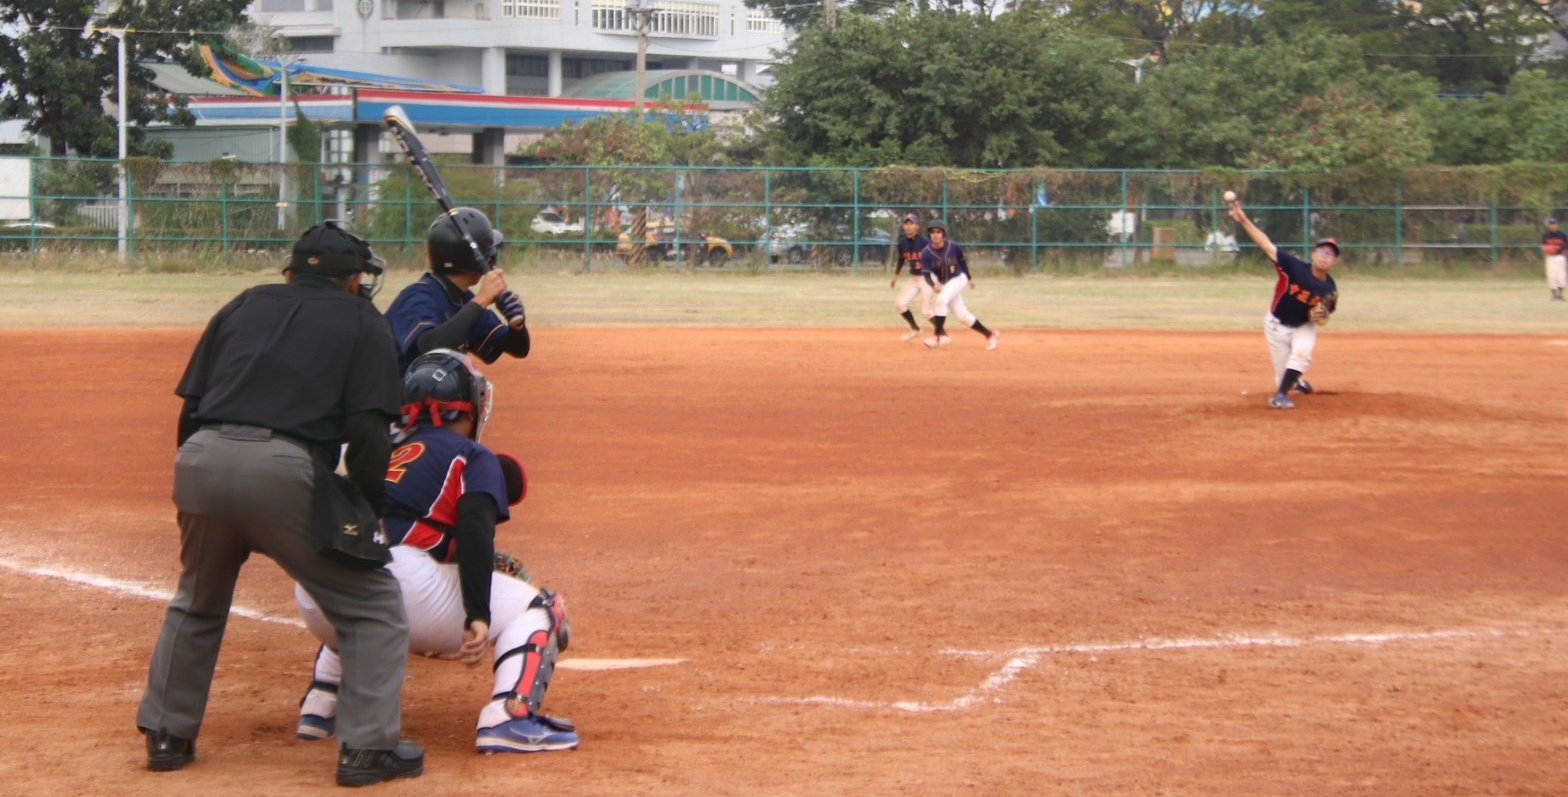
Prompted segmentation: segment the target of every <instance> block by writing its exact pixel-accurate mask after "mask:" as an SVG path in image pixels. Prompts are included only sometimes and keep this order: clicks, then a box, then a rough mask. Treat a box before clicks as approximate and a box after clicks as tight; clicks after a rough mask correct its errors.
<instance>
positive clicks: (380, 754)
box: [136, 222, 424, 786]
mask: <svg viewBox="0 0 1568 797" xmlns="http://www.w3.org/2000/svg"><path fill="white" fill-rule="evenodd" d="M381 271H382V267H381V265H380V260H379V259H378V258H377V257H376V256H375V253H374V252H372V251H371V249H370V246H369V245H368V244H366V243H365V242H364V241H363V240H361V239H360V238H358V237H357V236H355V235H353V234H351V233H349V232H348V231H347V230H344V229H342V228H341V227H338V226H337V225H336V224H335V223H333V222H326V223H325V224H323V225H320V226H316V227H312V228H310V229H309V230H308V231H306V232H305V234H304V235H303V236H301V237H300V239H299V241H297V242H296V243H295V244H294V252H293V256H292V258H291V259H290V261H289V264H288V266H287V267H286V268H285V269H284V270H283V273H284V277H285V282H284V284H282V285H262V286H258V287H255V288H251V289H249V290H247V291H245V292H243V293H241V294H240V295H239V296H238V297H236V298H235V299H234V300H233V301H231V302H229V304H228V305H227V306H225V307H224V308H223V309H221V310H219V311H218V313H217V315H214V316H213V317H212V320H211V321H209V322H208V323H207V329H206V331H204V332H203V333H202V336H201V340H200V341H199V342H198V343H197V344H196V349H195V351H194V352H193V353H192V354H191V358H190V362H189V364H187V365H186V368H185V375H184V377H183V378H181V380H180V384H179V387H178V388H177V389H176V390H175V393H177V394H178V395H180V396H181V397H182V398H184V400H185V401H184V406H183V408H182V409H181V411H180V418H179V443H180V448H179V454H178V456H177V457H176V458H175V468H174V503H175V506H176V507H177V508H178V510H179V512H178V518H179V525H180V564H181V573H180V584H179V590H178V591H177V592H176V593H175V595H174V598H173V600H171V601H170V603H169V609H168V612H167V614H166V615H165V616H164V621H163V630H162V632H161V633H160V634H159V636H158V644H157V646H156V647H155V648H154V649H153V654H152V663H151V664H150V666H149V667H148V671H147V691H146V693H144V694H143V695H142V702H141V708H140V709H139V710H138V711H137V713H136V724H137V726H138V727H139V728H140V729H141V731H142V733H143V734H144V735H145V736H146V742H147V768H148V769H150V770H153V771H169V770H176V769H180V768H182V767H184V766H185V765H186V764H188V763H190V762H191V761H193V760H194V759H195V758H196V744H195V741H196V737H197V736H198V735H199V733H200V731H201V723H202V716H203V714H204V713H205V711H206V708H207V695H208V692H209V691H210V688H211V686H212V676H213V669H214V667H215V666H216V664H217V659H218V648H219V646H220V645H221V644H222V642H223V631H224V627H225V625H226V624H227V622H228V617H229V605H230V603H231V602H232V601H233V599H234V585H235V582H236V581H237V580H238V578H239V572H240V566H241V565H243V564H244V563H245V560H246V558H248V557H249V556H250V554H251V552H253V551H259V552H261V553H263V554H265V555H266V556H268V557H270V558H271V559H272V560H273V561H275V562H277V563H278V565H279V566H280V567H282V568H283V570H284V571H285V572H287V573H288V575H289V576H290V577H291V578H293V579H294V580H295V581H296V582H298V583H299V584H301V585H302V586H303V587H304V588H305V589H306V590H308V591H309V592H310V594H311V596H312V597H314V598H315V599H316V600H317V601H318V602H319V603H320V604H321V605H322V609H323V610H324V611H325V614H326V616H327V618H328V619H329V620H330V621H331V622H332V625H333V626H334V628H336V630H337V634H338V639H339V640H340V641H341V645H342V647H341V651H340V652H341V653H342V657H343V683H342V691H341V693H340V695H339V700H340V703H339V705H340V709H339V714H338V733H339V738H340V739H341V740H342V749H341V750H340V753H339V756H338V770H337V780H338V783H339V784H341V785H346V786H355V785H364V784H369V783H376V782H379V781H383V780H390V779H392V778H399V777H416V776H418V775H420V774H421V773H422V772H423V771H424V751H423V750H422V749H420V747H419V745H417V744H414V743H412V742H400V741H399V740H398V736H399V734H400V731H401V724H402V714H401V710H402V709H401V696H402V687H403V672H404V667H405V664H406V660H407V651H408V624H407V621H406V619H405V618H404V615H403V601H402V594H401V592H400V591H399V589H398V584H397V581H396V580H395V579H394V578H393V577H392V575H391V574H390V573H388V572H387V571H386V570H384V569H374V570H366V569H356V568H354V567H351V566H349V565H345V564H340V563H338V562H337V561H334V560H331V559H328V558H326V557H324V556H322V555H320V554H319V553H318V551H319V550H320V545H319V544H318V542H317V536H316V534H315V532H314V531H313V526H312V523H311V517H312V495H313V488H314V487H316V486H318V484H322V483H325V482H326V480H325V479H320V480H318V479H317V478H316V476H315V474H316V473H323V472H328V473H329V472H330V471H331V469H332V467H335V466H336V463H337V460H338V454H339V451H340V447H341V446H342V444H343V443H344V442H345V441H346V442H347V443H348V453H347V462H348V470H349V474H350V480H351V481H353V482H354V484H355V485H356V486H358V487H359V489H360V491H361V492H362V493H363V494H364V496H365V497H366V498H367V499H368V501H369V502H370V504H371V505H372V507H374V508H375V509H376V510H377V511H378V512H379V511H380V509H381V500H382V495H383V492H384V491H385V481H384V478H385V475H386V472H387V464H388V458H389V457H390V453H391V441H390V440H389V439H388V436H387V425H388V424H389V423H391V422H392V421H394V420H396V419H397V417H398V402H399V398H400V392H399V391H400V384H399V380H398V368H397V350H396V348H395V347H394V346H393V343H392V336H391V333H390V331H389V330H388V329H387V324H386V321H385V320H384V319H383V318H382V317H381V315H380V314H379V313H377V312H376V308H375V306H374V305H373V304H371V303H370V301H368V299H369V297H370V296H371V295H372V294H373V293H374V292H375V288H376V287H377V285H378V283H379V277H380V274H381Z"/></svg>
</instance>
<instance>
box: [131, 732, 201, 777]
mask: <svg viewBox="0 0 1568 797" xmlns="http://www.w3.org/2000/svg"><path fill="white" fill-rule="evenodd" d="M142 733H143V734H144V735H145V736H146V737H147V769H148V771H151V772H173V771H174V770H176V769H183V768H184V767H185V765H186V764H189V763H190V762H192V761H195V760H196V743H195V742H193V741H191V740H190V739H181V738H180V737H178V736H175V735H174V734H172V733H169V732H168V731H150V730H147V729H146V728H143V729H142Z"/></svg>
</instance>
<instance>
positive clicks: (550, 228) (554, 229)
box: [528, 210, 583, 235]
mask: <svg viewBox="0 0 1568 797" xmlns="http://www.w3.org/2000/svg"><path fill="white" fill-rule="evenodd" d="M528 228H529V229H531V230H533V231H534V232H536V233H539V234H540V235H566V234H567V233H577V234H579V235H581V234H582V231H583V223H582V222H580V221H567V220H566V218H565V217H564V216H562V215H561V214H559V213H556V212H555V211H553V210H543V211H540V212H539V213H538V214H537V215H535V216H534V220H533V222H531V223H530V224H529V225H528Z"/></svg>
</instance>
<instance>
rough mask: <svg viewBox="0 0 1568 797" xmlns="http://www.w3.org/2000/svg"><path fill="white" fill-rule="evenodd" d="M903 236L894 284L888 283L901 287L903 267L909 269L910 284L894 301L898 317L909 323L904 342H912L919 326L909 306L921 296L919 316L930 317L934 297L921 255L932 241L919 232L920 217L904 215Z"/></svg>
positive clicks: (899, 242)
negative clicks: (900, 278) (899, 279)
mask: <svg viewBox="0 0 1568 797" xmlns="http://www.w3.org/2000/svg"><path fill="white" fill-rule="evenodd" d="M903 228H904V230H903V231H904V234H903V235H900V236H899V237H898V262H897V263H894V264H893V281H892V282H891V283H889V284H888V287H890V288H897V287H898V273H899V271H901V270H902V269H903V268H904V266H906V265H907V266H909V281H908V282H906V283H904V289H903V290H902V291H899V293H898V299H897V300H895V301H894V302H893V307H894V308H896V309H897V310H898V314H899V315H901V316H903V317H904V321H905V323H907V324H909V331H908V332H905V333H904V336H903V338H902V340H903V341H904V342H906V343H907V342H909V341H911V340H914V339H915V338H918V337H920V324H919V323H918V322H916V321H915V314H914V313H911V312H910V311H909V305H910V303H911V302H913V301H914V300H915V297H916V296H917V295H918V296H919V297H920V314H921V315H924V316H925V317H926V318H930V317H931V297H932V296H933V295H934V294H935V290H933V288H932V285H931V283H930V282H927V281H926V267H925V263H923V262H921V260H920V253H921V252H923V251H925V248H926V247H927V246H930V245H931V239H930V238H927V237H926V234H925V233H923V232H921V231H920V217H919V216H916V215H915V214H913V213H906V214H904V223H903Z"/></svg>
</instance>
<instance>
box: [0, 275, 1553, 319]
mask: <svg viewBox="0 0 1568 797" xmlns="http://www.w3.org/2000/svg"><path fill="white" fill-rule="evenodd" d="M418 276H419V274H418V273H416V272H412V271H405V272H398V273H393V274H389V275H388V280H387V285H386V287H385V288H384V289H383V290H382V292H381V295H380V296H379V297H378V298H377V301H376V303H377V305H378V306H380V307H382V308H383V309H384V308H385V307H386V306H387V304H388V303H390V302H391V301H392V299H393V297H395V296H396V295H397V291H398V290H399V289H400V288H402V287H403V286H404V285H406V284H408V283H409V282H410V281H412V280H414V279H417V278H418ZM889 278H890V275H888V274H886V273H883V274H880V275H872V274H863V275H861V276H848V275H820V274H763V275H752V274H743V273H717V274H715V273H697V274H689V273H657V274H626V273H599V274H586V275H584V274H567V273H560V274H553V273H529V274H527V275H525V276H520V277H519V276H514V278H513V282H512V284H513V286H514V287H515V288H518V289H520V290H521V293H522V294H523V297H524V299H525V300H526V301H527V303H528V308H529V313H528V315H529V321H530V323H531V325H533V326H536V327H549V326H592V327H615V326H721V327H737V326H742V327H744V326H759V327H851V328H876V327H886V328H887V329H888V330H890V331H898V330H899V329H901V328H902V327H901V325H902V323H903V322H902V321H901V320H900V319H898V318H897V317H896V316H895V315H894V311H893V309H892V302H893V299H894V296H895V293H894V291H893V290H891V289H890V288H889V287H888V280H889ZM278 279H279V277H278V275H277V274H276V272H273V271H258V272H254V273H245V274H221V275H205V274H146V273H136V274H112V273H111V274H105V273H87V274H75V273H72V272H70V271H67V270H63V269H61V270H56V269H11V270H0V328H11V329H16V328H44V327H105V326H200V325H202V324H204V323H206V321H207V319H208V318H209V317H210V316H211V315H212V313H213V312H214V311H215V310H217V309H218V308H219V307H221V306H222V305H223V303H224V302H226V301H228V300H229V299H230V298H232V297H233V296H234V295H235V294H236V293H238V292H239V291H240V290H242V289H244V288H247V287H250V286H252V285H257V284H262V283H266V282H274V281H277V280H278ZM1339 281H1340V285H1341V289H1342V290H1341V296H1342V298H1341V302H1340V311H1339V313H1338V314H1337V315H1336V316H1335V318H1334V323H1333V328H1334V329H1343V330H1347V331H1375V332H1421V333H1442V332H1455V333H1505V334H1559V333H1568V302H1552V301H1549V294H1548V291H1547V288H1546V285H1545V283H1544V280H1543V279H1541V278H1539V277H1530V278H1525V277H1491V278H1468V279H1453V280H1443V279H1436V278H1430V277H1420V278H1412V277H1387V276H1380V275H1379V276H1370V275H1368V276H1363V275H1350V274H1345V275H1341V276H1340V278H1339ZM1273 286H1274V280H1273V274H1272V272H1271V271H1266V270H1262V269H1260V270H1259V272H1258V273H1257V274H1256V275H1255V276H1252V275H1247V276H1232V275H1226V276H1215V275H1195V276H1192V277H1181V276H1137V275H1126V274H1115V275H1109V274H1108V275H1106V276H1081V277H1080V276H1075V277H1060V276H1044V275H1031V276H1024V277H1016V276H1011V275H989V274H982V275H980V276H979V279H978V284H977V287H976V288H975V289H974V290H972V291H969V292H968V293H967V294H966V299H967V301H968V303H969V307H970V309H971V310H972V311H974V312H975V313H976V314H977V315H978V316H979V317H980V319H981V320H982V321H984V322H985V323H986V324H987V325H988V326H991V327H993V328H997V329H1003V330H1006V329H1010V328H1011V329H1019V328H1035V329H1175V330H1216V331H1225V330H1255V329H1258V328H1259V325H1260V323H1261V319H1262V316H1263V312H1264V309H1265V307H1266V303H1267V301H1268V298H1269V295H1270V292H1271V291H1272V290H1273Z"/></svg>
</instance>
